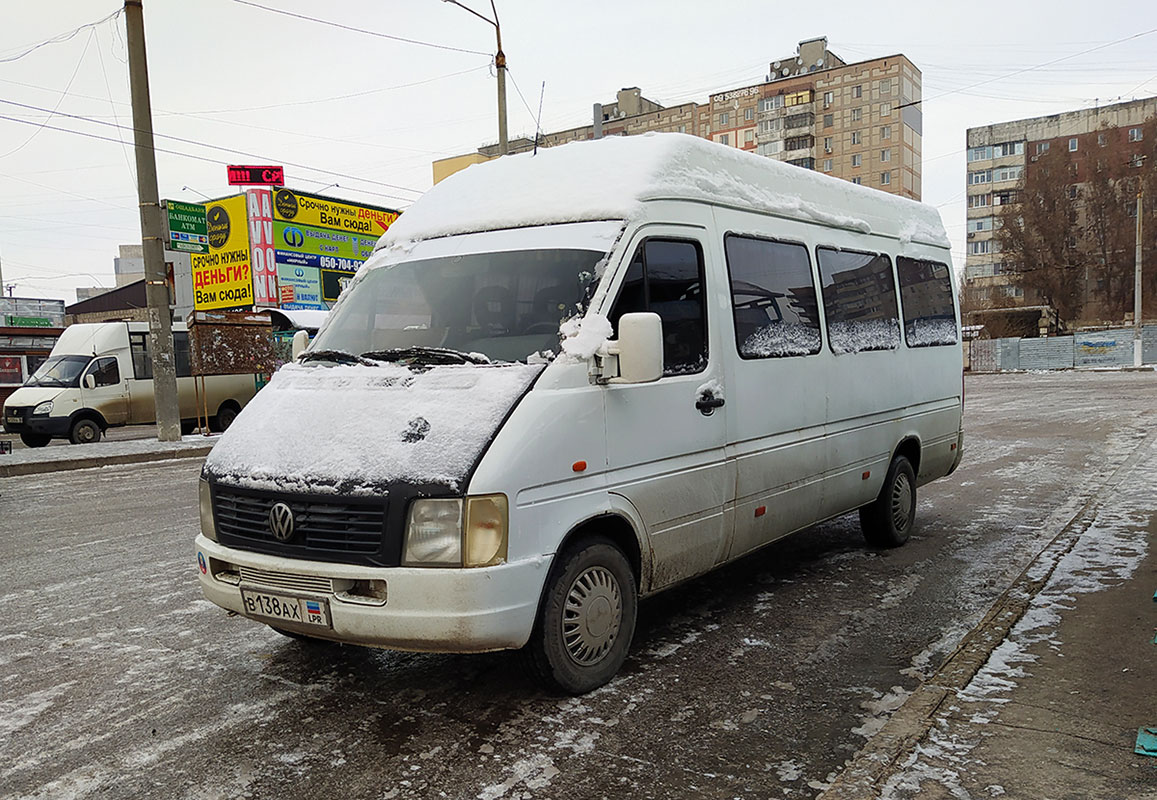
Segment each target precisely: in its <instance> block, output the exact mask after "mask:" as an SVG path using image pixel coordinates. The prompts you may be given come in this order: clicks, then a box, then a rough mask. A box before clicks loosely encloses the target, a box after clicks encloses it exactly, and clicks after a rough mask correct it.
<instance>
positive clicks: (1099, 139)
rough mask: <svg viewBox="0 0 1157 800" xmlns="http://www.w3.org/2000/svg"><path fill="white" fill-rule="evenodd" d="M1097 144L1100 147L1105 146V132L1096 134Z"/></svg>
mask: <svg viewBox="0 0 1157 800" xmlns="http://www.w3.org/2000/svg"><path fill="white" fill-rule="evenodd" d="M1097 144H1098V145H1099V146H1100V147H1104V146H1105V134H1103V133H1098V134H1097Z"/></svg>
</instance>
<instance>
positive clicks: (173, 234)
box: [165, 200, 209, 253]
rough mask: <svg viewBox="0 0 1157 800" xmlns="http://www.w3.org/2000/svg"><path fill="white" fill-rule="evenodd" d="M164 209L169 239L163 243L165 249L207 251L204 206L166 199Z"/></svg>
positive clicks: (187, 251) (191, 251)
mask: <svg viewBox="0 0 1157 800" xmlns="http://www.w3.org/2000/svg"><path fill="white" fill-rule="evenodd" d="M165 211H166V214H167V217H168V220H169V240H168V241H167V242H166V243H165V249H167V250H181V251H183V252H186V253H208V252H209V236H208V231H207V230H206V223H205V206H203V205H201V204H200V203H182V202H180V201H179V200H166V201H165Z"/></svg>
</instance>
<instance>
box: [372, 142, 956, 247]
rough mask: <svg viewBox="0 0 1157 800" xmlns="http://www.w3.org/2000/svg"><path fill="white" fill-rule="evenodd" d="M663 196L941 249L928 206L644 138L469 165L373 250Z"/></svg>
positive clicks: (938, 226) (704, 148)
mask: <svg viewBox="0 0 1157 800" xmlns="http://www.w3.org/2000/svg"><path fill="white" fill-rule="evenodd" d="M805 197H806V198H807V200H804V199H803V198H805ZM663 198H681V199H691V200H700V201H704V202H710V203H718V204H723V205H735V206H746V207H752V208H755V209H758V210H761V211H764V212H767V213H771V214H776V215H779V216H786V217H790V218H792V219H803V220H809V221H814V222H820V223H823V224H826V225H834V226H837V227H841V228H847V229H850V230H856V231H861V232H864V233H867V232H873V233H880V234H883V235H887V236H892V237H894V238H897V239H900V240H901V241H902V242H903V243H904V244H907V243H908V242H910V241H921V242H924V243H926V244H934V245H940V246H947V245H948V238H947V236H946V235H945V233H944V225H943V223H942V222H941V220H940V215H939V213H938V212H937V211H936V209H934V208H932V207H931V206H926V205H923V204H921V203H917V202H915V201H913V200H908V199H905V198H902V197H898V196H896V195H893V194H888V193H886V192H882V191H879V190H878V189H872V188H869V187H866V186H857V185H855V184H853V183H851V182H849V181H844V180H840V179H838V178H833V177H831V176H829V175H823V174H821V173H818V172H814V171H812V170H808V169H802V168H800V167H796V166H793V165H790V164H785V163H782V162H780V161H776V160H774V159H770V158H765V157H763V156H757V155H755V154H753V153H745V152H743V151H742V150H738V149H737V148H734V147H727V146H725V145H720V144H716V143H714V142H709V141H707V140H705V139H700V138H699V137H697V136H689V135H685V134H677V133H647V134H643V135H641V136H622V137H620V136H615V137H609V138H606V139H599V140H596V141H590V142H574V143H571V144H567V145H563V146H561V147H551V148H544V149H541V150H539V151H538V152H537V153H522V154H519V155H514V156H503V157H502V158H498V159H494V160H492V161H489V162H485V163H481V164H474V165H472V166H470V167H468V168H466V169H464V170H462V171H461V172H458V173H455V174H454V175H451V176H450V177H449V178H447V179H446V180H444V181H442V182H441V183H439V184H437V185H436V186H434V187H433V188H431V189H430V190H429V191H428V192H426V193H425V194H424V195H423V196H422V197H421V198H420V199H419V200H418V201H417V202H416V203H414V205H412V206H410V207H409V208H408V209H406V213H404V214H402V215H401V217H399V218H398V221H397V222H395V223H394V224H393V225H391V226H390V229H389V230H388V231H386V233H385V234H383V236H382V238H381V240H380V241H379V243H378V248H383V247H390V246H405V244H406V243H408V242H417V241H422V240H425V239H432V238H436V237H440V236H449V235H452V234H459V233H470V232H475V231H483V230H497V229H502V228H514V227H526V226H532V225H547V224H554V223H560V222H579V221H584V220H599V219H624V220H632V219H634V218H636V217H637V216H638V215H639V214H640V213H641V211H642V206H643V203H644V202H645V201H647V200H656V199H663Z"/></svg>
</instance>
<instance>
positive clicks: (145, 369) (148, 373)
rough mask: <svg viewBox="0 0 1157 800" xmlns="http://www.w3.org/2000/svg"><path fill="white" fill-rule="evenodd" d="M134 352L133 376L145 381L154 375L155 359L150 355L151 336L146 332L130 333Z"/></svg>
mask: <svg viewBox="0 0 1157 800" xmlns="http://www.w3.org/2000/svg"><path fill="white" fill-rule="evenodd" d="M129 347H130V348H131V350H132V354H133V377H134V378H136V379H137V380H138V381H145V380H148V379H150V378H152V377H153V359H152V358H151V357H150V356H149V336H148V334H146V333H132V334H129Z"/></svg>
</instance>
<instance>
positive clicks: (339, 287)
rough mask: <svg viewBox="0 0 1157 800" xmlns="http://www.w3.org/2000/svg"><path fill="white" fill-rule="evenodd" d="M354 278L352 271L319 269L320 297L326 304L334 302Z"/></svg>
mask: <svg viewBox="0 0 1157 800" xmlns="http://www.w3.org/2000/svg"><path fill="white" fill-rule="evenodd" d="M353 279H354V275H353V273H352V272H345V271H340V270H334V269H322V270H321V299H322V300H324V301H325V302H326V304H327V305H328V304H330V303H336V302H337V299H338V297H340V296H341V293H342V292H343V291H345V287H347V286H349V283H350V281H352V280H353Z"/></svg>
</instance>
